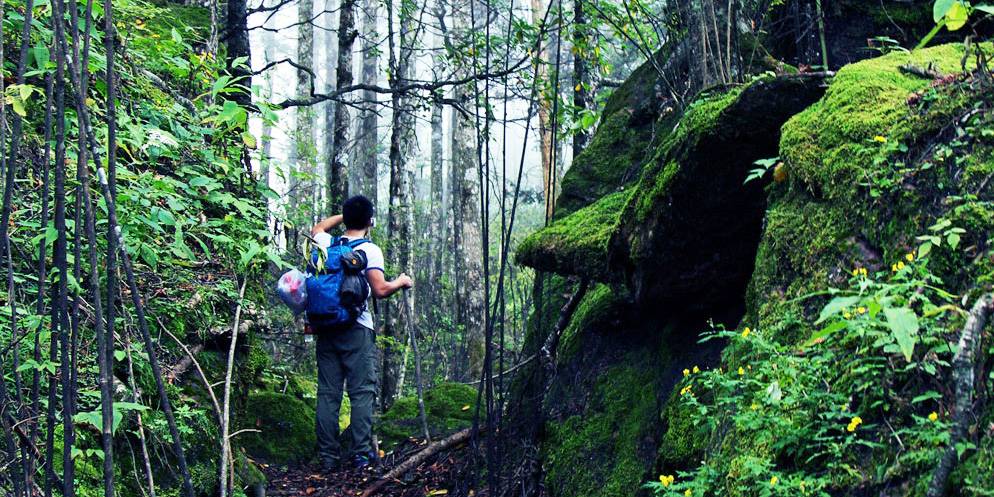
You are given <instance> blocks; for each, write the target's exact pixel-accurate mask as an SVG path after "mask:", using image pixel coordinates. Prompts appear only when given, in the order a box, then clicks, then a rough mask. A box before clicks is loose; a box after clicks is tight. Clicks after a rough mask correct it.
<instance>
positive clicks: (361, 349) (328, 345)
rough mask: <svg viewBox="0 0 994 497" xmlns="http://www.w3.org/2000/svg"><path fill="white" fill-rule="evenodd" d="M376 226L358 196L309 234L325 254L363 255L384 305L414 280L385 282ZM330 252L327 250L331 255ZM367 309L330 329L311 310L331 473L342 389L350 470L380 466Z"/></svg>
mask: <svg viewBox="0 0 994 497" xmlns="http://www.w3.org/2000/svg"><path fill="white" fill-rule="evenodd" d="M374 221H375V220H374V218H373V203H372V202H370V201H369V199H368V198H366V197H364V196H362V195H356V196H354V197H351V198H349V199H348V200H346V201H345V202H344V203H343V204H342V214H340V215H334V216H331V217H329V218H327V219H325V220H323V221H321V222H319V223H318V224H316V225H315V226H314V228H313V229H311V236H312V237H313V238H314V240H315V242H317V243H318V244H319V246H321V247H322V248H323V249H324V250H328V247H329V246H332V247H338V248H342V249H344V247H343V246H347V247H348V248H351V249H352V250H353V251H355V253H356V254H358V253H359V252H362V253H363V254H365V258H366V264H365V269H363V270H362V275H363V276H364V277H365V281H367V282H368V283H369V293H371V294H372V296H373V297H374V298H378V299H383V298H387V297H389V296H390V295H393V294H394V293H396V292H397V291H398V290H402V289H405V288H411V287H412V286H414V280H412V279H411V278H410V277H409V276H407V275H406V274H401V275H400V276H398V277H397V278H396V279H394V280H393V281H387V279H386V277H385V275H384V272H383V266H384V264H383V251H382V250H380V248H379V247H377V246H376V244H374V243H373V242H372V241H370V240H369V231H370V229H371V228H372V227H373V226H374V224H375V222H374ZM343 222H344V223H345V233H344V234H343V235H342V236H341V237H339V238H336V239H334V240H332V238H331V236H329V235H328V231H329V230H331V229H333V228H335V227H337V226H338V225H340V224H342V223H343ZM331 252H332V251H330V250H328V253H329V254H330V253H331ZM363 290H365V289H363ZM308 291H309V292H310V289H309V290H308ZM309 298H313V297H309ZM363 300H365V299H363ZM365 304H366V303H365V301H363V302H362V303H361V304H359V305H358V306H357V308H356V309H355V311H354V312H353V313H352V314H354V315H353V316H350V317H349V318H348V319H346V320H344V321H343V322H339V323H335V324H332V325H329V324H327V321H328V320H327V319H322V318H323V317H324V316H323V315H320V314H317V315H315V314H316V313H312V312H311V309H308V321H309V326H310V327H311V331H312V333H314V335H315V337H316V342H317V363H318V393H317V395H318V402H317V440H318V455H319V457H320V460H321V467H322V469H323V470H324V471H328V472H331V471H335V470H337V469H339V468H340V466H341V457H342V454H341V451H342V447H341V444H340V443H339V441H338V417H339V409H340V408H341V405H342V387H343V384H345V385H347V387H348V392H349V400H350V401H351V403H352V416H351V427H352V447H351V452H352V458H351V464H352V467H353V468H355V469H362V468H365V467H368V466H369V465H370V464H372V462H373V461H375V460H376V454H375V453H374V452H373V444H372V440H373V438H372V429H373V403H374V400H375V395H376V385H377V367H376V357H377V354H376V332H375V331H373V329H374V328H373V316H372V315H371V314H370V313H369V309H368V306H367V305H365Z"/></svg>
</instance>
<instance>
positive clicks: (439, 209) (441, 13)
mask: <svg viewBox="0 0 994 497" xmlns="http://www.w3.org/2000/svg"><path fill="white" fill-rule="evenodd" d="M435 15H436V17H438V19H439V21H440V22H439V24H440V25H442V26H444V22H442V21H444V19H445V3H444V0H438V1H436V11H435ZM443 36H444V34H436V35H435V37H434V38H435V40H434V49H435V52H434V55H433V56H432V67H433V71H434V73H435V75H436V77H439V76H440V75H441V74H443V72H444V71H445V60H444V58H443V56H442V50H443V48H444V41H443ZM442 110H443V108H442V103H441V102H439V101H438V100H435V101H433V102H432V106H431V193H430V204H429V205H430V208H429V212H428V225H429V231H428V237H429V239H430V242H431V257H430V259H429V261H428V271H429V272H428V281H426V282H425V283H426V284H427V285H429V286H430V288H428V290H427V291H426V292H425V295H426V296H427V297H428V300H429V302H431V303H432V307H431V308H430V310H429V311H428V312H429V313H430V314H432V315H438V314H439V313H440V312H443V309H444V308H445V306H444V302H443V301H442V288H441V283H440V282H441V281H442V273H443V270H444V268H445V267H446V266H445V265H444V258H443V254H444V253H445V252H446V250H445V242H446V236H447V232H448V230H447V228H448V223H447V222H446V216H445V213H446V212H448V211H447V210H446V206H445V198H444V193H445V182H444V181H443V180H444V174H445V171H444V169H445V161H444V157H445V150H444V148H445V147H444V146H443V138H444V136H443V135H444V133H443V131H444V130H443V128H442V126H443V123H442ZM432 321H433V322H434V321H436V319H435V318H434V316H433V317H432Z"/></svg>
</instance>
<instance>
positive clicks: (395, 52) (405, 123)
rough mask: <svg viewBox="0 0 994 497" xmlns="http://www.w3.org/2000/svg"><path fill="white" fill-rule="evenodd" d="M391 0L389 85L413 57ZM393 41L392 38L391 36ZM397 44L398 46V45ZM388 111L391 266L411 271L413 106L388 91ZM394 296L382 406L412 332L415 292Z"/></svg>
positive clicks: (404, 22) (406, 73)
mask: <svg viewBox="0 0 994 497" xmlns="http://www.w3.org/2000/svg"><path fill="white" fill-rule="evenodd" d="M393 11H394V3H393V1H390V2H388V3H387V25H388V26H389V28H390V29H389V30H388V37H389V38H388V40H389V47H390V86H391V88H397V87H399V86H401V85H403V84H404V83H405V82H406V81H407V80H408V79H409V78H410V75H411V71H410V62H411V60H410V59H411V57H412V56H413V51H412V50H411V43H412V40H410V35H411V27H412V22H413V20H412V18H411V15H410V12H409V9H407V8H404V7H403V6H401V9H400V12H399V21H400V22H399V24H400V29H399V32H398V33H397V34H396V36H395V34H394V29H393V28H394V23H393ZM395 40H396V41H395ZM398 46H399V49H398ZM391 98H392V102H391V103H392V107H393V115H392V122H391V134H390V215H389V225H390V226H389V230H390V241H389V246H390V251H389V257H390V265H391V266H392V267H394V268H396V269H397V270H398V271H403V272H405V273H411V272H412V269H413V267H412V266H413V262H414V254H413V251H412V249H413V247H412V244H411V227H412V225H413V224H414V208H413V204H412V202H413V199H412V198H411V187H410V183H409V182H410V178H409V176H408V173H407V162H408V160H409V159H410V156H411V152H412V151H413V144H414V138H415V137H414V108H413V107H412V105H411V99H410V97H409V96H408V95H406V94H404V93H402V92H399V91H396V92H394V93H392V95H391ZM398 297H399V298H394V299H393V300H391V301H390V302H389V306H388V309H387V320H386V323H385V326H384V327H383V334H384V336H386V337H388V338H390V339H392V340H390V346H388V347H387V348H386V350H384V353H383V392H382V393H383V399H382V402H383V407H384V409H389V406H390V404H392V403H393V401H394V399H395V398H396V397H397V395H398V394H399V393H400V389H401V387H402V380H401V378H402V376H403V371H404V362H405V361H404V359H403V355H402V354H398V353H397V352H398V351H397V347H398V346H399V344H401V343H404V342H406V340H407V337H409V336H411V334H412V332H411V331H410V330H411V328H412V327H413V326H414V323H413V319H414V305H413V304H414V295H413V293H411V292H408V291H404V292H403V293H402V294H401V295H399V296H398Z"/></svg>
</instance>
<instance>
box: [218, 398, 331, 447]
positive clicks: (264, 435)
mask: <svg viewBox="0 0 994 497" xmlns="http://www.w3.org/2000/svg"><path fill="white" fill-rule="evenodd" d="M236 425H237V426H238V428H239V429H242V428H250V429H255V430H259V432H258V433H256V432H248V433H244V434H242V435H239V443H240V444H241V446H242V447H244V448H245V451H246V452H247V453H248V454H249V455H250V456H252V457H253V458H259V459H262V460H264V461H267V462H269V463H272V464H285V463H289V462H300V461H307V460H309V459H310V458H312V457H313V456H314V448H315V445H316V435H315V431H314V426H315V424H314V409H313V408H311V406H309V405H308V404H307V403H306V402H304V401H302V400H300V399H298V398H296V397H294V396H292V395H286V394H281V393H276V392H260V393H255V394H251V395H249V397H248V401H247V402H246V409H245V412H244V413H241V414H240V415H239V418H238V420H237V422H236Z"/></svg>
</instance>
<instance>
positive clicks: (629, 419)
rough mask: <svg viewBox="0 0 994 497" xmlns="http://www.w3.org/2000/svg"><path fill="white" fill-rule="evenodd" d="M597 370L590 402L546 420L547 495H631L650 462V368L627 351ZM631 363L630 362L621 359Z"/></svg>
mask: <svg viewBox="0 0 994 497" xmlns="http://www.w3.org/2000/svg"><path fill="white" fill-rule="evenodd" d="M626 359H627V361H622V363H621V364H622V365H618V366H614V367H611V368H609V369H608V370H607V371H605V372H604V373H603V374H601V375H600V380H599V381H598V382H597V385H596V386H595V388H594V391H593V392H592V397H591V402H590V404H589V405H588V406H587V407H586V408H585V409H584V410H583V411H582V412H580V413H578V414H574V415H571V416H569V417H566V418H563V419H558V420H556V421H554V422H550V423H549V424H548V427H547V431H548V438H547V439H546V440H545V443H544V447H545V450H544V453H543V456H544V459H545V461H546V465H547V468H548V470H547V471H548V472H547V476H546V485H548V487H549V492H550V494H551V495H560V496H567V495H583V496H586V497H597V496H620V495H631V494H632V493H633V490H634V489H637V488H638V487H639V486H640V485H641V482H642V481H644V479H645V476H646V472H647V471H648V470H649V468H650V467H651V463H649V461H650V460H651V454H652V452H653V449H654V442H653V438H654V435H655V433H654V430H655V426H654V425H653V423H646V420H647V419H651V418H652V417H654V416H655V413H656V412H657V408H658V403H657V400H656V397H655V396H654V395H646V392H645V387H646V386H647V385H652V384H653V383H654V380H655V378H654V374H653V369H652V368H645V367H641V366H639V365H638V364H639V363H640V362H642V361H644V360H645V358H642V357H638V356H637V355H636V356H631V357H627V358H626ZM623 364H632V365H623Z"/></svg>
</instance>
